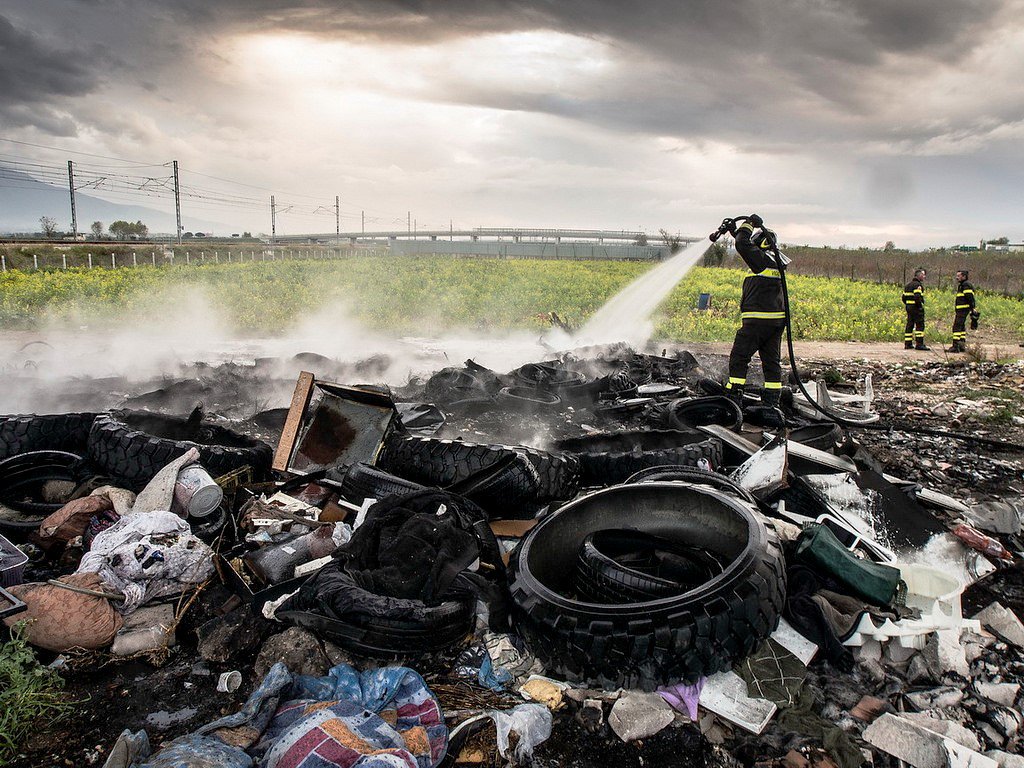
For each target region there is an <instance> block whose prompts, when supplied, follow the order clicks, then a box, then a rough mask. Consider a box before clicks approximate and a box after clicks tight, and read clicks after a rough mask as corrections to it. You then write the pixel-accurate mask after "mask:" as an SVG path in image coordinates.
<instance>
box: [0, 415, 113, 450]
mask: <svg viewBox="0 0 1024 768" xmlns="http://www.w3.org/2000/svg"><path fill="white" fill-rule="evenodd" d="M95 419H96V414H95V413H59V414H54V415H52V416H0V459H6V458H8V457H10V456H17V455H19V454H22V453H28V452H29V451H69V452H71V453H76V454H79V455H81V454H83V453H85V445H86V440H87V439H88V437H89V430H90V429H91V428H92V423H93V421H94V420H95Z"/></svg>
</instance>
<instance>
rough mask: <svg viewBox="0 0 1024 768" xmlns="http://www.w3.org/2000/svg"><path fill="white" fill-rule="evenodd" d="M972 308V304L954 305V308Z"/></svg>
mask: <svg viewBox="0 0 1024 768" xmlns="http://www.w3.org/2000/svg"><path fill="white" fill-rule="evenodd" d="M970 308H971V305H970V304H957V305H956V306H955V307H953V309H970Z"/></svg>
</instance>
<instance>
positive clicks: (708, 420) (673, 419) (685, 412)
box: [665, 395, 743, 429]
mask: <svg viewBox="0 0 1024 768" xmlns="http://www.w3.org/2000/svg"><path fill="white" fill-rule="evenodd" d="M665 420H666V421H667V422H668V426H669V427H670V428H671V429H693V428H694V427H706V426H708V425H709V424H720V425H721V426H723V427H726V428H727V429H739V428H740V427H741V426H743V411H742V410H741V409H740V407H739V406H738V405H737V404H736V403H735V402H734V401H733V400H732V399H730V398H728V397H725V396H724V395H709V396H707V397H694V398H685V399H679V400H673V401H672V402H670V403H669V404H668V405H667V406H666V408H665Z"/></svg>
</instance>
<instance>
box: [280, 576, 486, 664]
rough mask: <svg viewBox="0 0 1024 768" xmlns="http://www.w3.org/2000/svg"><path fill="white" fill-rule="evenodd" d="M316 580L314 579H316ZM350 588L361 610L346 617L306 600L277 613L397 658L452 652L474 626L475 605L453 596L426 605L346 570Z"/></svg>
mask: <svg viewBox="0 0 1024 768" xmlns="http://www.w3.org/2000/svg"><path fill="white" fill-rule="evenodd" d="M312 578H315V576H314V577H312ZM346 581H347V582H348V586H347V587H345V589H346V590H351V593H352V594H354V595H356V597H354V598H353V599H354V600H355V601H357V602H358V604H359V605H360V606H361V609H360V610H358V611H351V612H349V613H346V614H345V615H344V616H335V615H325V614H323V613H313V612H311V611H308V610H306V609H307V608H309V607H312V606H306V605H304V604H302V603H301V602H300V603H299V604H298V605H296V606H294V607H292V608H289V607H288V605H287V604H285V605H284V606H282V608H284V609H285V610H279V611H278V612H277V614H276V616H277V618H278V619H280V620H281V621H289V622H291V623H293V624H296V625H298V626H302V627H305V628H307V629H311V630H314V631H315V632H316V633H317V634H322V635H323V636H325V637H327V638H328V639H330V640H332V641H334V642H336V643H338V645H340V646H342V647H343V648H345V649H347V650H350V651H353V652H355V653H358V654H360V655H363V656H369V657H377V658H380V657H383V658H398V657H402V656H409V655H412V654H417V653H429V652H433V651H441V650H448V649H450V648H452V647H454V646H456V645H459V644H460V643H461V642H462V641H463V640H465V639H466V638H467V637H468V636H469V633H470V631H471V630H472V628H473V620H474V615H475V606H474V605H473V604H472V602H470V601H455V600H449V601H445V602H443V603H441V604H440V605H436V606H431V605H426V604H425V603H423V602H422V601H420V600H408V599H404V598H397V597H383V596H380V595H374V594H372V593H370V592H368V591H367V590H365V589H363V588H362V587H360V586H358V584H356V583H355V581H354V580H353V579H352V577H351V576H348V575H347V574H346Z"/></svg>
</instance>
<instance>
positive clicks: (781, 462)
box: [729, 437, 789, 500]
mask: <svg viewBox="0 0 1024 768" xmlns="http://www.w3.org/2000/svg"><path fill="white" fill-rule="evenodd" d="M786 442H787V441H786V439H785V438H783V437H776V438H775V439H774V440H772V441H771V442H770V443H768V445H766V446H765V447H764V448H762V449H761V450H759V451H758V452H757V453H755V454H754V455H753V456H751V457H750V458H749V459H747V460H746V461H745V462H743V464H741V465H740V466H739V467H737V468H736V469H735V470H734V471H733V473H732V474H731V475H729V477H730V479H732V480H735V481H736V482H737V483H739V485H740V486H742V487H743V488H745V489H746V490H748V491H750V492H751V493H752V494H753V495H754V496H755V497H757V498H759V499H762V500H763V499H765V498H767V497H768V496H770V495H771V494H773V493H774V492H775V491H779V490H782V489H783V488H785V487H787V482H786V477H787V475H788V474H789V468H788V455H789V452H788V450H787V447H786Z"/></svg>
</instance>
